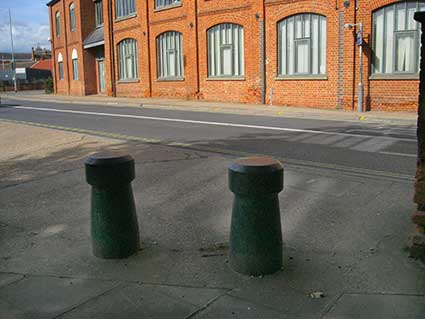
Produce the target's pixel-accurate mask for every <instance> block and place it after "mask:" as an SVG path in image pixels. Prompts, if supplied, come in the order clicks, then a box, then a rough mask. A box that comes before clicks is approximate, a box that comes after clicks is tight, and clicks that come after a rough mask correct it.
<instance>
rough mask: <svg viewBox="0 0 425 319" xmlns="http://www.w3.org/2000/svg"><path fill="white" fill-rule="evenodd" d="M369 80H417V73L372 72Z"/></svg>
mask: <svg viewBox="0 0 425 319" xmlns="http://www.w3.org/2000/svg"><path fill="white" fill-rule="evenodd" d="M369 80H419V74H417V73H415V74H373V75H371V76H370V77H369Z"/></svg>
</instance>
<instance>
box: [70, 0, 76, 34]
mask: <svg viewBox="0 0 425 319" xmlns="http://www.w3.org/2000/svg"><path fill="white" fill-rule="evenodd" d="M75 25H76V20H75V4H74V2H71V4H70V5H69V29H70V30H71V32H74V31H75Z"/></svg>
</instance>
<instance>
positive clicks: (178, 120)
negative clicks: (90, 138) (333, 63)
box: [12, 106, 415, 142]
mask: <svg viewBox="0 0 425 319" xmlns="http://www.w3.org/2000/svg"><path fill="white" fill-rule="evenodd" d="M12 108H14V109H22V110H34V111H46V112H58V113H72V114H85V115H97V116H107V117H118V118H133V119H142V120H151V121H164V122H177V123H190V124H203V125H214V126H227V127H240V128H252V129H259V130H270V131H283V132H292V133H311V134H322V135H338V136H346V137H357V138H377V139H386V140H393V141H394V140H397V141H405V142H415V140H413V139H407V138H397V137H389V136H373V135H358V134H350V133H340V132H326V131H316V130H304V129H296V128H285V127H275V126H261V125H250V124H237V123H225V122H208V121H195V120H184V119H173V118H166V117H154V116H141V115H128V114H116V113H102V112H90V111H75V110H64V109H53V108H42V107H31V106H12Z"/></svg>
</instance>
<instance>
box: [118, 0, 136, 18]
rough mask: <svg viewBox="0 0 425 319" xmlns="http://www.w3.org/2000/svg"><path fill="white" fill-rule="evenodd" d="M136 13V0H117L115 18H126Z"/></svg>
mask: <svg viewBox="0 0 425 319" xmlns="http://www.w3.org/2000/svg"><path fill="white" fill-rule="evenodd" d="M134 14H136V3H135V0H115V18H116V19H119V18H125V17H128V16H131V15H134Z"/></svg>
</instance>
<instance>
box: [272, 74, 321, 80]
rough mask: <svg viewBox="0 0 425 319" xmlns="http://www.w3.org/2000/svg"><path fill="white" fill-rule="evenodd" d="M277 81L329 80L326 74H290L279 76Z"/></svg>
mask: <svg viewBox="0 0 425 319" xmlns="http://www.w3.org/2000/svg"><path fill="white" fill-rule="evenodd" d="M275 80H276V81H327V80H328V77H327V76H326V75H311V76H308V75H288V76H277V77H275Z"/></svg>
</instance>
